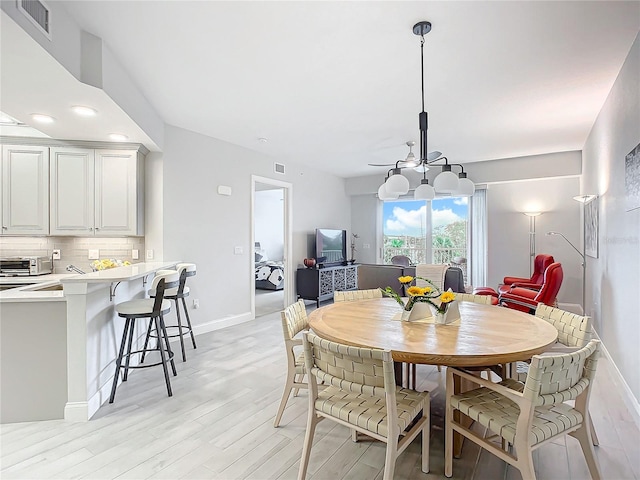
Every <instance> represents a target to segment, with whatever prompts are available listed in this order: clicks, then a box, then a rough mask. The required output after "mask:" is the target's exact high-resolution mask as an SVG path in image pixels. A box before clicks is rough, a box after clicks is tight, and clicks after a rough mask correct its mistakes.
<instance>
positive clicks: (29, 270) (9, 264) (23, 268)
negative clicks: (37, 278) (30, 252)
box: [0, 256, 53, 276]
mask: <svg viewBox="0 0 640 480" xmlns="http://www.w3.org/2000/svg"><path fill="white" fill-rule="evenodd" d="M52 271H53V260H52V259H51V257H37V256H34V257H4V258H0V275H3V276H30V275H44V274H47V273H51V272H52Z"/></svg>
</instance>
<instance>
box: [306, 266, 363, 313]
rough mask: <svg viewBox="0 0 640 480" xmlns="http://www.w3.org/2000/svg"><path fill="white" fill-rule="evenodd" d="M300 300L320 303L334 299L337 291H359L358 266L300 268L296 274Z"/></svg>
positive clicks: (318, 304)
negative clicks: (334, 293)
mask: <svg viewBox="0 0 640 480" xmlns="http://www.w3.org/2000/svg"><path fill="white" fill-rule="evenodd" d="M296 287H297V291H298V298H302V299H304V300H315V302H316V305H317V306H318V307H320V302H323V301H325V300H328V299H330V298H333V292H335V291H336V290H339V291H343V290H357V289H358V265H334V266H331V267H323V268H318V269H316V268H299V269H298V271H297V272H296Z"/></svg>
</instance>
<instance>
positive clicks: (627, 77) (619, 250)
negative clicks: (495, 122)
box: [581, 36, 640, 413]
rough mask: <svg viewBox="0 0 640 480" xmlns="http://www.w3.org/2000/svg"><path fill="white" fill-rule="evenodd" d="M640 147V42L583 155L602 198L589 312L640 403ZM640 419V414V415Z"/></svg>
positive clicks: (589, 189) (590, 190)
mask: <svg viewBox="0 0 640 480" xmlns="http://www.w3.org/2000/svg"><path fill="white" fill-rule="evenodd" d="M638 143H640V36H639V37H637V38H636V40H635V42H634V44H633V46H632V48H631V51H630V53H629V56H628V57H627V59H626V61H625V63H624V65H623V67H622V69H621V71H620V74H619V76H618V78H617V80H616V82H615V84H614V85H613V88H612V89H611V92H610V94H609V97H608V98H607V100H606V102H605V104H604V106H603V107H602V110H601V111H600V114H599V116H598V118H597V120H596V122H595V124H594V126H593V129H592V130H591V133H590V134H589V137H588V138H587V142H586V144H585V146H584V149H583V161H584V164H583V168H584V174H583V176H582V183H581V193H583V194H599V195H600V199H599V203H600V205H599V206H600V228H599V232H600V234H599V245H600V252H599V258H588V262H587V269H588V270H587V272H588V273H587V275H588V282H587V305H588V308H587V312H588V313H590V314H591V315H592V316H593V318H594V322H595V326H596V329H597V331H598V333H599V335H600V338H601V339H602V341H603V342H604V344H605V346H606V348H607V350H608V351H609V353H610V355H611V357H612V358H613V360H614V362H615V364H616V366H617V368H618V369H619V371H620V372H621V374H622V376H623V377H624V379H625V381H626V383H627V384H628V386H629V388H630V390H631V392H632V394H633V395H634V397H635V399H636V408H637V405H638V403H637V402H638V399H640V373H639V372H640V370H639V369H638V358H639V357H638V345H639V344H640V209H636V210H632V211H629V212H627V211H626V204H625V186H624V181H625V167H624V164H625V156H626V155H627V154H628V153H629V152H630V151H631V150H632V149H633V148H635V146H636V145H638ZM637 413H640V412H637Z"/></svg>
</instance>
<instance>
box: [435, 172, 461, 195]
mask: <svg viewBox="0 0 640 480" xmlns="http://www.w3.org/2000/svg"><path fill="white" fill-rule="evenodd" d="M458 183H459V181H458V176H457V175H456V174H455V173H453V172H452V171H450V170H449V171H443V172H441V173H440V174H439V175H438V176H437V177H436V178H435V180H434V181H433V188H435V189H436V192H443V193H452V192H455V191H456V190H457V189H458Z"/></svg>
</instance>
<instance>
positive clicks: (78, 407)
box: [64, 402, 89, 422]
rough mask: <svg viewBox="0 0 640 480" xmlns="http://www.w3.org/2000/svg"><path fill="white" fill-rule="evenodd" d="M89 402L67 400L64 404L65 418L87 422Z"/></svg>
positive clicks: (68, 420) (70, 420)
mask: <svg viewBox="0 0 640 480" xmlns="http://www.w3.org/2000/svg"><path fill="white" fill-rule="evenodd" d="M88 411H89V403H88V402H67V404H66V405H65V406H64V419H65V420H66V421H67V422H86V421H87V420H89V415H88Z"/></svg>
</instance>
